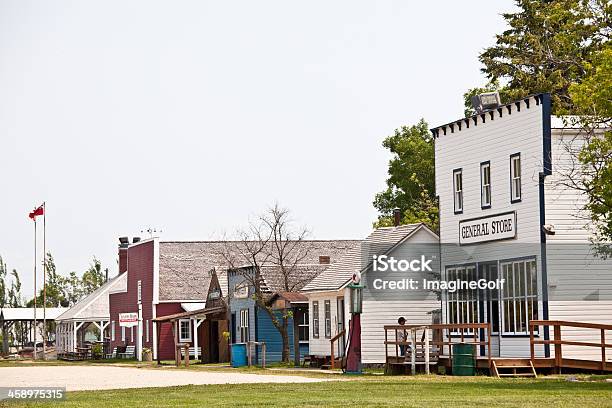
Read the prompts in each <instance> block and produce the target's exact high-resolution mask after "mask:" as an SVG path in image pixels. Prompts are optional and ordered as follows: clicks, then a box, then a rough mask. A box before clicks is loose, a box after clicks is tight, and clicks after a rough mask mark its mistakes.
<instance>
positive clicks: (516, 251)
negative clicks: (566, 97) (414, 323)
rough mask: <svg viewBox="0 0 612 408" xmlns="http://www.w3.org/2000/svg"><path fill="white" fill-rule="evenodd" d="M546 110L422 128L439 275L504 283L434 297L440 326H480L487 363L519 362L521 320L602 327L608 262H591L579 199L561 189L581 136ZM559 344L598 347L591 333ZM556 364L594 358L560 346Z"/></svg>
mask: <svg viewBox="0 0 612 408" xmlns="http://www.w3.org/2000/svg"><path fill="white" fill-rule="evenodd" d="M550 103H551V102H550V95H548V94H540V95H535V96H530V97H527V98H524V99H522V100H519V101H516V102H513V103H510V104H507V105H503V106H498V107H495V108H493V109H491V110H489V111H485V112H484V113H481V114H477V115H474V116H472V117H469V118H462V119H458V120H456V121H453V122H450V123H448V124H446V125H442V126H439V127H436V128H434V129H432V133H433V135H434V138H435V166H436V171H435V173H436V192H437V195H438V197H439V203H440V242H441V270H442V276H443V277H445V278H446V279H449V280H454V279H474V278H486V279H497V278H499V279H505V286H504V287H503V289H501V290H485V291H480V292H479V291H475V290H472V291H470V290H460V291H457V292H455V293H448V292H446V293H444V294H443V296H442V298H443V308H442V314H443V322H444V323H476V322H490V323H491V325H492V334H493V338H492V350H491V351H492V354H493V356H498V357H528V356H529V355H530V339H529V324H528V322H529V321H531V320H564V321H578V322H592V323H603V324H610V323H612V261H611V260H603V259H600V258H598V257H597V256H595V254H594V253H593V250H592V248H591V245H590V241H589V239H590V238H591V236H592V232H591V231H590V230H589V227H588V225H587V221H586V218H587V217H586V216H585V214H584V213H583V212H582V208H583V205H584V203H585V199H586V197H585V196H584V195H582V194H581V193H580V192H578V191H577V190H575V189H571V188H568V187H565V186H564V185H563V184H564V183H563V181H564V178H565V177H566V176H567V170H569V169H570V168H572V167H571V166H573V164H572V160H571V157H572V155H571V154H570V153H569V152H570V150H571V149H572V148H573V149H576V148H578V147H579V146H580V143H582V140H583V138H582V134H581V131H580V129H577V128H571V127H567V126H566V125H565V124H564V122H563V120H561V118H556V117H551V105H550ZM607 335H608V338H609V337H610V333H609V332H608V333H607ZM535 336H536V338H537V339H539V340H550V339H552V337H553V333H552V330H550V329H549V328H548V327H544V329H543V330H542V332H536V333H535ZM563 340H570V341H575V342H595V343H599V342H600V340H601V331H600V330H598V329H589V328H571V329H568V330H566V329H564V332H563ZM609 342H610V340H608V343H609ZM536 354H537V356H543V357H549V356H552V355H554V347H553V346H550V345H546V346H541V345H540V346H538V348H537V349H536ZM611 354H612V353H608V355H609V356H608V358H607V359H608V360H610V358H611V357H612V355H611ZM563 357H572V358H579V359H596V360H597V359H600V358H601V349H600V348H598V347H580V346H577V345H576V346H572V345H567V346H563Z"/></svg>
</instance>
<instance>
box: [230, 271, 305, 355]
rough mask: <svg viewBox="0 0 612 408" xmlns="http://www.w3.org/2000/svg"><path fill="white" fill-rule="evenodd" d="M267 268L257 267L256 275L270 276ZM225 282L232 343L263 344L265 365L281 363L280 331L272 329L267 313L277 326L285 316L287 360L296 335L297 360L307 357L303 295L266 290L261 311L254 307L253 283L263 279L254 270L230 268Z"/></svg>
mask: <svg viewBox="0 0 612 408" xmlns="http://www.w3.org/2000/svg"><path fill="white" fill-rule="evenodd" d="M271 269H272V268H266V267H263V268H260V271H261V273H260V276H261V275H265V274H266V272H267V273H272V270H271ZM227 280H228V299H229V308H230V328H231V329H230V333H231V339H232V343H245V342H247V341H257V342H265V343H266V362H278V361H281V360H282V351H283V339H282V336H281V333H280V331H279V330H278V329H277V328H276V327H275V326H274V323H273V319H272V316H271V315H270V312H271V313H274V316H275V317H276V319H277V321H278V322H279V323H280V324H283V315H284V314H289V316H290V317H289V318H288V319H287V335H288V343H289V352H290V360H291V361H294V359H295V352H294V350H295V344H296V339H295V337H294V336H295V335H296V334H297V336H298V338H297V341H298V350H299V357H300V359H303V358H304V356H306V355H308V352H309V350H308V321H309V319H308V299H307V298H306V297H305V296H304V295H302V294H299V293H296V292H274V293H273V292H271V291H270V290H269V289H268V288H267V287H266V288H264V289H263V293H265V296H266V304H267V305H268V307H267V308H263V307H260V306H258V305H257V303H256V301H255V299H254V297H255V285H254V283H255V282H258V281H261V280H265V278H261V277H260V278H259V279H258V277H256V275H255V268H254V267H244V268H237V269H231V270H229V271H228V276H227ZM269 310H270V311H269ZM294 319H295V320H294ZM260 354H261V353H260V352H259V350H258V352H257V361H258V363H261V357H262V356H261V355H260Z"/></svg>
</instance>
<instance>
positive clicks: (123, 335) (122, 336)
mask: <svg viewBox="0 0 612 408" xmlns="http://www.w3.org/2000/svg"><path fill="white" fill-rule="evenodd" d="M121 341H122V342H124V343H125V326H121Z"/></svg>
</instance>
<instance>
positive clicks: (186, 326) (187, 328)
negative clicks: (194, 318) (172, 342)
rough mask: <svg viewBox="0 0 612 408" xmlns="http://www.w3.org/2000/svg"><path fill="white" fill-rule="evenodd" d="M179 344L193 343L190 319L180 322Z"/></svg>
mask: <svg viewBox="0 0 612 408" xmlns="http://www.w3.org/2000/svg"><path fill="white" fill-rule="evenodd" d="M179 342H181V343H189V342H191V320H190V319H181V320H179Z"/></svg>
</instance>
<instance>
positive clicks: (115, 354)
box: [106, 347, 117, 358]
mask: <svg viewBox="0 0 612 408" xmlns="http://www.w3.org/2000/svg"><path fill="white" fill-rule="evenodd" d="M106 358H117V347H115V348H114V349H113V352H112V353H109V354H107V355H106Z"/></svg>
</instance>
